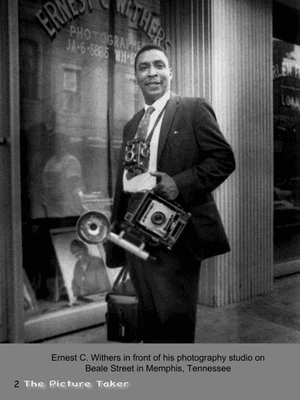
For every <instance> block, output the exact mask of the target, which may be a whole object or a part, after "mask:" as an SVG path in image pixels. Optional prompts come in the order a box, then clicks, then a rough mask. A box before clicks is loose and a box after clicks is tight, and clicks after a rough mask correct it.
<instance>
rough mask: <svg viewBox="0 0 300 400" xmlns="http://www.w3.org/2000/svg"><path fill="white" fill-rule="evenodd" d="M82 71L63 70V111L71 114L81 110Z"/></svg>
mask: <svg viewBox="0 0 300 400" xmlns="http://www.w3.org/2000/svg"><path fill="white" fill-rule="evenodd" d="M80 78H81V75H80V71H79V70H78V69H71V68H64V70H63V89H64V97H63V109H64V110H65V111H69V112H77V111H79V110H80V97H81V96H80Z"/></svg>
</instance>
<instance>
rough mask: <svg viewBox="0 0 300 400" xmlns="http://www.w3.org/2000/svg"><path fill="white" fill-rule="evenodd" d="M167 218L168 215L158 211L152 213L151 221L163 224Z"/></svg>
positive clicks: (155, 223)
mask: <svg viewBox="0 0 300 400" xmlns="http://www.w3.org/2000/svg"><path fill="white" fill-rule="evenodd" d="M165 220H166V216H165V214H164V213H162V212H161V211H156V212H154V213H153V214H152V215H151V222H152V223H153V224H154V225H162V224H163V223H164V222H165Z"/></svg>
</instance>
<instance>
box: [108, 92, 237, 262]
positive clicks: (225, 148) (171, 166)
mask: <svg viewBox="0 0 300 400" xmlns="http://www.w3.org/2000/svg"><path fill="white" fill-rule="evenodd" d="M143 113H144V111H143V110H141V111H139V112H138V113H137V114H136V115H135V116H134V117H133V118H132V119H131V120H130V121H129V122H128V123H127V124H126V125H125V127H124V136H123V144H122V147H121V150H120V158H119V169H118V173H117V182H116V188H115V197H114V203H113V210H112V218H111V221H112V223H114V222H115V221H117V222H118V223H120V222H121V221H122V220H123V217H124V214H125V212H126V201H125V198H124V197H123V195H122V191H123V184H122V177H123V160H124V152H125V145H126V143H127V141H128V140H132V139H133V138H134V136H135V134H136V130H137V127H138V124H139V121H140V120H141V118H142V116H143ZM234 169H235V159H234V155H233V152H232V149H231V146H230V145H229V144H228V143H227V141H226V139H225V138H224V136H223V134H222V133H221V132H220V129H219V126H218V124H217V121H216V117H215V114H214V111H213V110H212V108H211V106H210V105H209V104H208V103H207V102H206V100H204V99H202V98H187V97H179V96H176V95H174V94H173V93H172V94H171V99H170V100H169V102H168V105H167V107H166V110H165V114H164V117H163V120H162V125H161V131H160V138H159V145H158V157H157V171H160V172H165V173H167V174H168V175H170V176H171V177H173V179H174V180H175V182H176V184H177V186H178V189H179V193H180V194H179V196H178V198H176V202H177V203H179V204H181V205H182V206H183V207H184V209H185V210H186V211H188V212H190V213H191V214H192V216H191V220H190V225H189V227H188V229H187V228H186V230H187V232H188V235H189V238H190V239H187V240H188V241H189V243H188V244H189V246H190V248H191V249H192V251H193V252H194V254H195V255H196V256H197V258H198V259H199V260H203V259H205V258H208V257H212V256H215V255H218V254H223V253H226V252H228V251H229V250H230V246H229V243H228V240H227V237H226V234H225V231H224V228H223V224H222V221H221V219H220V216H219V212H218V210H217V207H216V204H215V201H214V199H213V196H212V193H211V192H213V190H215V189H216V188H217V187H218V186H219V185H220V184H221V183H222V182H224V181H225V179H226V178H227V177H228V176H229V175H230V174H231V173H232V172H233V171H234ZM185 238H187V235H185ZM118 254H119V255H120V254H121V252H120V251H119V250H118V249H116V248H115V246H107V264H108V266H111V267H114V266H116V264H118V258H119V257H118ZM121 258H122V257H121Z"/></svg>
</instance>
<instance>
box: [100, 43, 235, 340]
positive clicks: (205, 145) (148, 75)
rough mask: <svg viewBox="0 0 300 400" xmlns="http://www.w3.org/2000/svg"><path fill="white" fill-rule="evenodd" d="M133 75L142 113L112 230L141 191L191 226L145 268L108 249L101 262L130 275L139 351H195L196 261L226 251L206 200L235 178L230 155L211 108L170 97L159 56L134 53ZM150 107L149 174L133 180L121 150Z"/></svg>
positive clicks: (166, 69)
mask: <svg viewBox="0 0 300 400" xmlns="http://www.w3.org/2000/svg"><path fill="white" fill-rule="evenodd" d="M135 75H136V81H137V83H138V85H139V86H140V89H141V91H142V93H143V97H144V100H145V107H144V109H143V110H141V111H140V112H138V113H137V114H136V115H135V116H134V117H133V118H132V119H131V120H130V121H129V122H128V123H127V124H126V125H125V127H124V136H123V144H122V147H121V151H120V159H119V169H118V174H117V182H116V188H115V197H114V203H113V210H112V218H111V222H112V223H113V224H114V225H115V226H118V225H119V224H120V223H121V222H122V221H123V220H124V215H125V213H126V211H127V210H128V209H130V208H132V207H133V208H134V207H135V206H136V204H137V201H140V194H141V193H143V192H145V191H147V190H153V192H154V193H155V194H157V195H159V196H161V197H163V198H165V199H166V200H168V201H175V202H176V203H177V204H179V205H181V206H182V207H183V208H184V209H185V211H187V212H189V213H191V218H190V220H189V222H188V224H187V226H186V227H185V230H184V231H183V233H182V235H181V236H180V238H179V240H178V241H177V243H176V244H175V246H174V247H173V249H172V250H168V249H167V248H165V247H164V246H159V247H157V248H155V250H154V251H155V256H156V260H152V259H148V260H146V261H145V260H142V259H141V258H139V257H137V256H135V255H133V254H131V253H129V252H125V251H124V250H123V249H121V248H120V247H116V246H115V245H112V244H108V245H107V260H106V262H107V266H108V267H111V268H113V267H117V266H120V265H123V264H124V263H126V264H127V265H128V267H129V270H130V275H131V279H132V282H133V285H134V287H135V289H136V292H137V295H138V297H139V301H140V305H141V313H142V322H143V342H144V343H193V342H194V340H195V326H196V310H197V299H198V285H199V271H200V264H201V261H202V260H204V259H206V258H208V257H212V256H216V255H218V254H223V253H226V252H228V251H229V250H230V246H229V243H228V240H227V237H226V234H225V231H224V228H223V225H222V222H221V219H220V216H219V213H218V210H217V207H216V204H215V202H214V199H213V196H212V194H211V192H212V191H213V190H215V189H216V188H217V187H218V186H219V185H220V184H221V183H222V182H224V181H225V179H226V178H227V177H228V176H229V175H230V174H231V173H232V172H233V171H234V169H235V160H234V155H233V152H232V149H231V146H230V145H229V144H228V143H227V141H226V139H225V138H224V136H223V135H222V133H221V132H220V129H219V127H218V124H217V121H216V117H215V114H214V111H213V110H212V108H211V107H210V105H209V104H208V103H207V102H206V101H205V100H204V99H201V98H186V97H179V96H177V95H175V94H174V93H172V92H171V90H170V89H171V80H172V71H171V68H170V64H169V58H168V55H167V53H166V52H165V51H164V50H163V49H162V48H160V47H158V46H156V45H147V46H144V47H143V48H142V49H140V50H139V52H138V53H137V55H136V59H135ZM149 106H152V107H154V111H153V112H152V114H151V115H150V126H149V128H148V135H149V134H150V132H151V135H152V139H151V142H150V161H149V169H148V171H146V172H144V173H141V174H140V175H137V176H134V175H133V176H132V175H130V174H129V173H128V171H126V170H125V169H124V156H125V147H126V143H127V142H128V141H130V140H132V139H134V137H135V135H136V132H137V129H138V125H139V123H140V121H141V119H142V118H143V116H144V114H146V113H147V109H148V108H149ZM145 111H146V112H145Z"/></svg>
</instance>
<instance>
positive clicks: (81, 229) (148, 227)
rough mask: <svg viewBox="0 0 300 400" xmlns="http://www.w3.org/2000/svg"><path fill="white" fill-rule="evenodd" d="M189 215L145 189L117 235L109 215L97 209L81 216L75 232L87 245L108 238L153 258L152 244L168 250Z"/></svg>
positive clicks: (139, 255)
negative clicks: (112, 227) (113, 230)
mask: <svg viewBox="0 0 300 400" xmlns="http://www.w3.org/2000/svg"><path fill="white" fill-rule="evenodd" d="M190 217H191V214H190V213H187V212H185V211H184V210H183V209H182V208H181V207H180V206H179V205H177V204H175V203H173V202H169V201H167V200H165V199H163V198H162V197H159V196H157V195H155V194H154V193H153V192H152V191H147V192H145V194H144V195H143V196H142V198H141V200H140V201H139V202H138V204H137V206H136V207H135V209H134V210H131V211H130V212H127V213H126V214H125V218H124V221H123V223H122V224H121V232H120V234H116V233H113V232H111V226H110V222H109V219H108V217H107V216H106V215H105V214H103V213H101V212H100V211H87V212H85V213H84V214H83V215H81V217H80V218H79V219H78V221H77V234H78V237H79V238H80V239H81V240H82V241H84V242H85V243H88V244H98V245H99V244H101V243H103V242H104V241H105V240H110V241H111V242H113V243H115V244H117V245H118V246H120V247H123V248H124V249H125V250H127V251H129V252H130V253H132V254H135V255H136V256H138V257H140V258H142V259H144V260H147V259H148V258H149V257H150V258H154V259H155V253H154V251H153V249H152V248H153V246H158V245H162V246H165V247H167V248H168V249H169V250H171V249H172V248H173V246H174V245H175V243H176V242H177V240H178V238H179V237H180V235H181V233H182V231H183V230H184V228H185V226H186V224H187V222H188V220H189V219H190ZM151 250H152V252H151Z"/></svg>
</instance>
